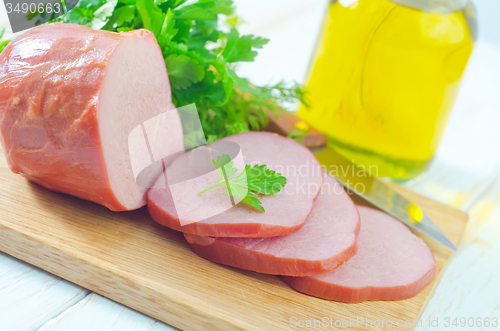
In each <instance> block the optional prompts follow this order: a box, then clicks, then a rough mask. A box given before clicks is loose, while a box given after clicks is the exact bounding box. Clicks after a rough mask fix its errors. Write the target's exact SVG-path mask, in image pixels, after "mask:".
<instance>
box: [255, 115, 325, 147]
mask: <svg viewBox="0 0 500 331" xmlns="http://www.w3.org/2000/svg"><path fill="white" fill-rule="evenodd" d="M267 117H268V119H269V123H268V125H267V126H266V127H265V128H264V129H263V131H268V132H274V133H277V134H279V135H281V136H285V137H286V136H288V135H289V134H290V133H292V132H296V131H297V130H302V131H306V132H307V133H306V134H305V135H304V136H302V137H301V138H300V139H298V140H300V141H299V142H300V143H302V144H303V145H304V146H306V147H309V148H313V147H322V146H325V145H326V142H327V140H326V136H325V135H324V134H322V133H321V132H319V131H318V130H316V129H314V128H313V127H311V126H310V125H309V124H307V123H306V122H304V121H303V120H301V119H300V118H299V117H298V116H297V114H296V113H295V112H289V111H276V112H273V113H271V112H267Z"/></svg>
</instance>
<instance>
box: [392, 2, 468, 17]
mask: <svg viewBox="0 0 500 331" xmlns="http://www.w3.org/2000/svg"><path fill="white" fill-rule="evenodd" d="M389 1H391V2H394V3H396V4H398V5H402V6H406V7H410V8H415V9H418V10H421V11H426V12H437V13H443V14H449V13H455V12H457V11H461V10H463V9H465V8H466V7H467V5H468V4H469V2H470V1H469V0H389Z"/></svg>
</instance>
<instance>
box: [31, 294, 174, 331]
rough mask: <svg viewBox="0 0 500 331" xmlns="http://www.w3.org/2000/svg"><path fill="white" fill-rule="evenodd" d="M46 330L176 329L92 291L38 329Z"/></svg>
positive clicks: (139, 330)
mask: <svg viewBox="0 0 500 331" xmlns="http://www.w3.org/2000/svg"><path fill="white" fill-rule="evenodd" d="M84 316H85V317H86V318H85V317H84ZM82 317H83V318H82ZM89 317H91V318H89ZM49 330H50V331H67V330H71V331H89V330H92V331H98V330H112V331H174V330H176V329H174V328H173V327H171V326H168V325H165V324H163V323H162V322H159V321H155V320H154V319H151V318H149V317H148V316H146V315H143V314H141V313H139V312H137V311H134V310H133V309H130V308H127V307H123V306H122V305H120V304H119V303H116V302H114V301H112V300H109V299H107V298H103V297H102V296H100V295H98V294H96V293H92V294H90V295H89V296H87V297H86V298H85V299H83V300H81V301H80V302H78V303H77V304H76V305H74V306H73V307H71V308H69V309H68V310H66V311H65V312H64V313H63V314H61V315H59V316H57V317H56V318H54V319H52V320H50V321H48V322H47V323H45V324H44V325H43V326H42V327H41V328H40V329H38V330H37V331H49Z"/></svg>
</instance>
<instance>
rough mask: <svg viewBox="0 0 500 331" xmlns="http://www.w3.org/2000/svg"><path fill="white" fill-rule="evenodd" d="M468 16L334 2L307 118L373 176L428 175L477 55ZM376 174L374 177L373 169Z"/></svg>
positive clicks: (379, 0) (384, 2)
mask: <svg viewBox="0 0 500 331" xmlns="http://www.w3.org/2000/svg"><path fill="white" fill-rule="evenodd" d="M466 16H467V15H466V11H465V10H461V11H457V12H452V13H447V14H443V13H438V12H425V11H421V10H418V9H413V8H409V7H405V6H402V5H398V4H395V3H393V2H390V1H388V0H359V1H358V2H355V3H354V4H352V5H351V6H349V7H343V6H342V5H341V4H340V3H338V2H334V3H333V4H331V5H330V7H329V12H328V15H327V18H326V22H325V25H324V30H323V32H322V36H321V39H320V43H319V45H318V50H317V52H316V56H315V58H314V60H313V64H312V66H311V70H310V73H309V75H310V77H309V79H308V82H307V84H306V87H307V90H308V93H309V94H308V98H309V100H310V108H306V107H304V106H302V107H301V108H300V109H299V116H300V117H301V118H302V119H303V120H305V121H306V122H308V123H309V124H311V125H312V126H313V127H315V128H316V129H318V130H319V131H321V132H323V133H325V134H326V135H327V136H328V138H329V142H330V144H331V145H332V146H334V147H335V148H336V149H337V150H338V151H339V152H340V153H341V154H343V155H344V156H345V157H347V158H349V159H352V160H354V162H355V163H357V164H360V165H365V166H367V167H368V166H373V165H376V166H377V167H376V168H377V173H374V174H373V175H378V176H388V177H392V178H396V179H407V178H411V177H413V176H415V175H417V174H418V173H420V172H421V171H422V170H423V169H424V168H425V167H426V165H427V164H428V162H429V161H430V160H431V158H432V156H433V155H434V153H435V151H436V149H437V146H438V143H439V141H440V139H441V136H442V134H443V131H444V128H445V125H446V121H447V118H448V116H449V114H450V110H451V108H452V105H453V103H454V100H455V96H456V94H457V90H458V87H459V83H460V78H461V76H462V73H463V71H464V68H465V66H466V63H467V60H468V58H469V56H470V53H471V51H472V48H473V38H472V37H471V32H470V30H469V27H468V22H467V19H469V21H470V18H467V17H466ZM370 169H374V167H371V168H370Z"/></svg>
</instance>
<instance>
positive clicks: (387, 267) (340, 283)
mask: <svg viewBox="0 0 500 331" xmlns="http://www.w3.org/2000/svg"><path fill="white" fill-rule="evenodd" d="M358 210H359V214H360V216H361V231H360V233H359V236H358V253H357V254H356V255H355V256H354V257H353V258H352V259H350V260H349V261H347V262H346V263H345V264H344V265H343V266H341V267H339V268H338V269H335V270H334V271H332V272H329V273H326V274H323V275H316V276H307V277H283V279H284V280H285V282H287V283H288V284H289V285H290V286H291V287H293V288H294V289H296V290H297V291H299V292H302V293H305V294H309V295H312V296H315V297H319V298H323V299H327V300H334V301H340V302H346V303H355V302H362V301H367V300H402V299H407V298H411V297H413V296H415V295H416V294H417V293H418V292H419V291H420V290H422V289H423V288H424V287H425V286H426V285H427V284H429V282H430V281H431V280H432V279H433V278H434V275H435V274H436V260H435V259H434V255H433V254H432V251H431V250H430V249H429V248H428V247H427V246H426V245H425V243H424V242H423V240H422V239H420V238H418V237H416V236H415V235H414V234H413V233H411V232H410V230H409V229H408V228H407V227H406V226H405V225H404V224H403V223H401V222H399V221H398V220H397V219H395V218H393V217H392V216H390V215H388V214H385V213H383V212H381V211H378V210H375V209H371V208H367V207H358Z"/></svg>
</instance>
